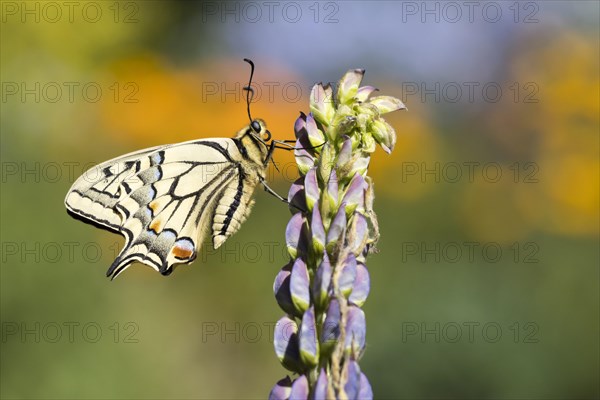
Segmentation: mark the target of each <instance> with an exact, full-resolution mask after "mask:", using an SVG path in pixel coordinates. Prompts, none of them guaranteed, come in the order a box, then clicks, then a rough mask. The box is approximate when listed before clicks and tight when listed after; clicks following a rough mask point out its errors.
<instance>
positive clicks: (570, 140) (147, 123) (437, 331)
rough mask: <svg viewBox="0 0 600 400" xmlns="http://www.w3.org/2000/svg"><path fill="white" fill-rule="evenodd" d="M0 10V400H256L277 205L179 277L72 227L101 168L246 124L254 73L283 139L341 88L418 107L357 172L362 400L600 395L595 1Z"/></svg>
mask: <svg viewBox="0 0 600 400" xmlns="http://www.w3.org/2000/svg"><path fill="white" fill-rule="evenodd" d="M0 5H1V7H2V9H1V11H2V14H1V18H2V21H1V25H0V27H1V30H2V32H1V33H2V34H1V39H0V44H1V49H0V55H1V63H2V64H1V75H2V76H1V81H2V102H1V114H0V117H1V122H0V123H1V150H0V151H1V153H0V154H1V156H2V192H1V219H2V225H1V235H2V237H1V244H2V253H1V258H2V267H1V289H2V292H1V300H2V302H1V312H2V315H1V319H2V342H1V346H2V351H1V356H0V362H1V381H0V387H1V389H0V394H1V396H2V398H6V399H9V398H10V399H13V398H14V399H17V398H26V399H42V398H44V399H45V398H61V399H66V398H74V399H75V398H77V399H86V398H90V399H91V398H95V399H97V398H102V399H104V398H106V399H113V398H114V399H117V398H119V399H122V398H138V399H141V398H161V399H162V398H164V399H175V398H177V399H182V398H189V399H213V398H223V399H225V398H264V397H266V396H267V394H268V393H269V390H270V389H271V387H272V385H273V384H274V383H275V382H276V381H277V380H279V379H281V378H282V377H284V376H285V374H286V371H285V370H284V368H283V367H282V366H281V365H280V364H279V362H278V360H277V358H276V356H275V354H274V351H273V345H272V331H273V326H274V323H275V321H277V319H278V318H279V317H280V316H281V315H282V311H280V309H279V308H278V306H277V304H276V302H275V299H274V296H273V294H272V284H273V279H274V277H275V275H276V274H277V272H278V271H279V269H280V268H281V266H282V265H284V264H285V263H286V262H287V258H286V257H285V250H284V248H285V245H284V230H285V226H286V223H287V220H288V217H289V211H288V210H287V208H286V207H285V206H283V205H281V204H280V203H279V202H278V201H277V200H276V199H274V198H272V197H271V196H269V195H267V194H266V193H264V192H262V191H258V193H257V194H256V200H257V201H256V206H255V207H254V211H253V213H252V215H251V217H250V218H249V220H248V221H247V222H246V223H245V224H244V226H243V227H242V229H241V230H240V232H239V233H237V234H236V235H235V236H234V237H232V238H231V239H230V240H229V241H228V242H227V243H226V244H225V245H224V246H223V247H222V248H221V249H219V251H214V250H211V249H210V248H208V249H205V251H204V253H203V254H202V255H201V256H200V257H199V258H198V259H197V260H196V261H195V262H194V263H193V264H192V265H191V266H183V267H180V268H179V269H178V270H177V271H176V272H175V273H174V274H173V275H171V276H170V277H168V278H165V277H162V276H160V275H159V274H157V273H155V272H153V271H152V270H151V269H149V268H146V267H144V266H141V265H139V264H137V265H134V266H132V267H131V268H130V269H128V270H127V271H126V273H124V274H123V275H121V276H120V277H119V279H117V280H116V281H113V282H110V281H109V280H108V279H106V278H105V277H104V274H105V271H106V269H107V268H108V266H109V265H110V264H111V262H112V260H113V259H114V257H115V255H116V253H117V252H118V249H119V248H120V246H121V245H122V242H123V239H122V238H121V237H120V236H118V235H115V234H111V233H109V232H106V231H101V230H98V229H94V228H93V227H91V226H88V225H86V224H82V223H81V222H79V221H76V220H74V219H72V218H70V217H69V216H68V215H67V213H66V211H65V209H64V205H63V199H64V196H65V194H66V192H67V190H68V189H69V187H70V186H71V184H72V183H73V181H74V180H75V179H76V178H77V177H78V176H79V175H80V174H81V173H83V172H84V171H85V170H86V169H87V168H89V167H91V166H92V165H94V164H95V163H98V162H101V161H104V160H107V159H110V158H113V157H115V156H118V155H120V154H124V153H127V152H130V151H133V150H137V149H140V148H145V147H150V146H155V145H159V144H165V143H174V142H181V141H185V140H190V139H194V138H203V137H230V136H232V135H233V134H234V132H236V131H237V130H238V129H240V127H241V126H243V125H245V124H247V116H246V111H245V100H244V95H243V93H242V90H241V89H242V87H243V86H244V85H245V84H246V82H247V79H248V72H249V71H248V70H249V69H248V66H247V64H245V63H244V62H243V61H242V58H244V57H248V58H251V59H252V60H254V62H255V64H256V73H255V88H256V90H257V96H256V99H255V102H254V103H253V105H252V113H253V115H254V117H261V118H263V119H265V120H266V121H267V123H268V125H269V128H270V130H271V132H273V133H274V135H275V137H276V138H278V139H286V138H292V137H293V123H294V121H295V119H296V117H297V116H298V114H299V112H300V111H305V112H307V111H308V95H309V92H310V88H311V87H312V85H313V84H314V83H316V82H319V81H323V82H336V81H337V80H338V79H339V78H340V77H341V76H342V74H343V73H344V72H345V71H346V70H348V69H350V68H365V69H366V71H367V72H366V76H365V80H364V81H363V84H367V85H373V86H376V87H378V88H380V90H381V93H383V94H387V95H392V96H396V97H399V98H401V99H402V100H403V101H404V102H405V103H406V104H407V106H408V111H406V112H396V113H394V114H393V115H389V117H388V118H387V120H388V122H390V123H391V124H392V125H393V126H394V127H395V129H396V131H397V134H398V144H397V146H396V149H395V150H394V152H393V153H392V154H391V155H387V154H385V153H384V152H383V151H381V150H378V151H377V152H376V153H375V154H374V156H373V161H372V164H371V168H370V175H371V176H372V177H373V178H374V181H375V188H376V194H377V199H376V203H375V210H376V212H377V214H378V216H379V219H380V224H381V233H382V237H381V241H380V243H379V246H378V247H379V249H380V253H379V254H376V255H374V256H372V257H370V259H369V260H368V267H369V269H370V273H371V281H372V290H371V295H370V297H369V299H368V301H367V303H366V305H365V311H366V315H367V322H368V324H367V327H368V329H367V351H366V353H365V356H364V357H363V359H362V361H361V367H362V369H363V371H364V372H365V373H366V374H367V376H368V377H369V379H370V381H371V384H372V386H373V390H374V393H375V397H376V398H396V399H431V398H452V399H469V398H472V399H475V398H476V399H550V398H553V399H556V398H560V399H566V398H577V399H584V398H585V399H591V398H598V396H599V395H600V394H599V382H598V376H599V356H600V354H599V339H598V337H599V278H600V277H599V268H598V267H599V247H598V231H599V191H600V190H599V169H600V164H599V137H598V132H599V129H598V127H599V91H600V85H599V65H598V64H599V50H598V49H599V29H598V20H599V3H598V2H588V1H551V2H550V1H548V2H541V1H540V2H504V1H502V2H500V1H499V2H481V3H479V2H434V1H431V2H406V1H404V2H388V1H382V2H377V1H374V2H371V1H369V2H367V1H349V2H331V1H326V2H221V1H219V2H210V1H209V2H204V3H192V2H172V1H140V2H130V1H124V2H105V1H96V2H94V1H92V2H80V1H74V2H50V3H45V2H38V1H31V2H12V1H3V2H2V3H0ZM275 159H276V161H277V162H278V163H279V165H280V170H281V173H277V172H276V171H271V172H272V173H271V174H270V180H271V182H272V185H273V186H274V188H275V189H276V190H277V191H278V192H280V193H286V192H287V189H288V187H289V185H290V182H291V181H293V179H295V176H296V173H295V169H294V165H293V159H291V158H290V157H289V154H285V152H281V153H277V154H276V156H275Z"/></svg>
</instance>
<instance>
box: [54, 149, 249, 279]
mask: <svg viewBox="0 0 600 400" xmlns="http://www.w3.org/2000/svg"><path fill="white" fill-rule="evenodd" d="M256 182H257V177H256V172H254V169H252V168H244V163H243V162H242V155H241V154H240V153H239V150H238V147H237V146H236V144H235V142H234V139H206V140H196V141H192V142H186V143H181V144H176V145H169V146H162V147H155V148H151V149H147V150H142V151H139V152H135V153H131V154H128V155H125V156H123V157H119V158H116V159H113V160H110V161H107V162H105V163H102V164H100V165H98V166H96V167H94V168H92V169H91V170H90V171H88V172H86V173H85V174H84V175H82V176H81V177H80V178H79V179H78V180H77V181H76V182H75V183H74V184H73V187H72V188H71V190H70V191H69V192H68V194H67V197H66V199H65V204H66V206H67V209H68V210H69V211H70V212H71V213H73V214H75V215H77V216H79V217H81V218H83V219H84V220H87V221H89V222H93V223H96V224H100V225H102V226H104V227H107V228H109V229H111V230H114V231H117V232H119V233H121V234H123V235H124V236H125V245H124V247H123V249H122V250H121V253H120V254H119V256H118V257H117V258H116V259H115V261H114V262H113V264H112V265H111V267H110V268H109V270H108V272H107V275H108V276H112V277H113V278H114V277H116V276H117V275H118V274H120V273H121V272H122V271H124V270H125V268H127V267H128V266H129V265H130V264H131V263H132V262H134V261H139V262H141V263H144V264H146V265H149V266H151V267H152V268H154V269H156V270H157V271H159V272H161V273H162V274H164V275H168V274H169V273H170V272H171V271H172V270H173V266H174V265H176V264H181V263H189V262H191V261H193V260H194V259H195V258H196V255H197V253H198V251H199V249H200V245H201V243H202V241H203V239H204V237H205V236H206V234H207V233H212V237H213V245H214V247H215V248H217V247H218V246H220V245H221V244H222V243H223V241H225V239H227V237H229V236H230V235H232V234H233V233H235V232H236V231H237V230H238V229H239V227H240V225H241V223H242V222H243V221H244V219H245V218H246V216H247V215H248V213H249V209H250V202H251V195H252V192H253V190H254V188H255V187H256Z"/></svg>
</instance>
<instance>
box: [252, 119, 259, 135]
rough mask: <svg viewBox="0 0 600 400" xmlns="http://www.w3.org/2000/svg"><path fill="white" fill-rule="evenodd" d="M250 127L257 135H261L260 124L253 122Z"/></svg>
mask: <svg viewBox="0 0 600 400" xmlns="http://www.w3.org/2000/svg"><path fill="white" fill-rule="evenodd" d="M250 126H251V127H252V130H253V131H254V132H256V133H260V130H261V127H260V124H259V123H258V121H256V120H255V121H252V123H251V124H250Z"/></svg>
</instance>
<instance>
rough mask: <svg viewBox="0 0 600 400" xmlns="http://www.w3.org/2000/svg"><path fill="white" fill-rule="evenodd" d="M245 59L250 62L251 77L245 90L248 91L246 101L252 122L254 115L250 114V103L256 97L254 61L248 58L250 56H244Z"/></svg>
mask: <svg viewBox="0 0 600 400" xmlns="http://www.w3.org/2000/svg"><path fill="white" fill-rule="evenodd" d="M244 61H246V62H247V63H248V64H250V79H249V80H248V86H244V90H245V91H247V93H248V94H247V95H246V103H247V106H248V118H250V123H252V121H254V120H253V119H252V115H250V103H251V102H252V99H253V98H254V89H252V76H254V63H253V62H252V60H250V59H248V58H244Z"/></svg>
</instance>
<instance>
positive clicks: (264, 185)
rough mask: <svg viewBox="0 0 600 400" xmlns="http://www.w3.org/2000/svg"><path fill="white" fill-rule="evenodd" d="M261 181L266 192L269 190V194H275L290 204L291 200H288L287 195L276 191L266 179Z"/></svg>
mask: <svg viewBox="0 0 600 400" xmlns="http://www.w3.org/2000/svg"><path fill="white" fill-rule="evenodd" d="M260 183H261V184H262V185H263V187H264V188H265V192H268V193H269V194H272V195H273V196H275V197H276V198H278V199H279V200H281V201H283V202H284V203H286V204H289V201H287V199H286V198H285V197H283V196H282V195H280V194H279V193H277V192H276V191H274V190H273V189H271V187H270V186H269V185H267V182H266V181H264V180H263V179H261V180H260Z"/></svg>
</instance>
